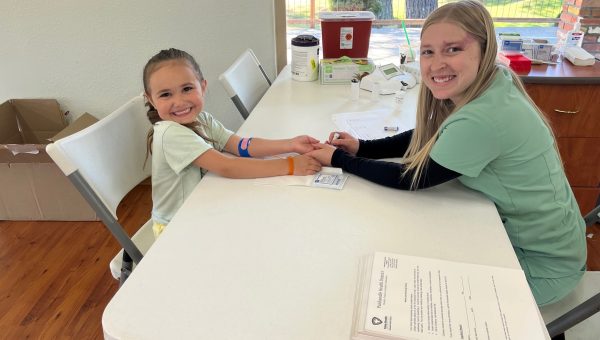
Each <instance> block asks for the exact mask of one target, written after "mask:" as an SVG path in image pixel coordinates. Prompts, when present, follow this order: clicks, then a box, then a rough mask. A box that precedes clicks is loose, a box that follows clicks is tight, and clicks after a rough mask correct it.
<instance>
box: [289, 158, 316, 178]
mask: <svg viewBox="0 0 600 340" xmlns="http://www.w3.org/2000/svg"><path fill="white" fill-rule="evenodd" d="M319 171H321V164H320V163H319V162H318V161H317V160H316V159H314V158H312V157H309V156H306V155H298V156H295V157H294V176H305V175H314V174H316V173H317V172H319Z"/></svg>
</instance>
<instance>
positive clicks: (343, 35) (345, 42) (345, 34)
mask: <svg viewBox="0 0 600 340" xmlns="http://www.w3.org/2000/svg"><path fill="white" fill-rule="evenodd" d="M353 41H354V27H342V28H340V50H351V49H352V42H353Z"/></svg>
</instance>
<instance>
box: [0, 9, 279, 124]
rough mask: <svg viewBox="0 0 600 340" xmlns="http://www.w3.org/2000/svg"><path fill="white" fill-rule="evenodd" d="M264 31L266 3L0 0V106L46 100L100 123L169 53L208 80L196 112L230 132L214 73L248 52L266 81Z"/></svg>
mask: <svg viewBox="0 0 600 340" xmlns="http://www.w3.org/2000/svg"><path fill="white" fill-rule="evenodd" d="M273 27H274V18H273V0H247V1H246V0H238V1H232V0H217V1H215V0H173V1H159V0H126V1H123V0H56V1H46V0H24V1H23V0H20V1H17V0H1V1H0V43H1V44H2V45H1V46H2V47H0V102H3V101H4V100H6V99H10V98H56V99H57V100H58V101H59V103H60V104H61V107H62V109H63V110H70V111H71V113H72V114H73V116H74V117H77V116H79V115H81V114H82V113H83V112H89V113H91V114H93V115H95V116H96V117H98V118H102V117H104V116H105V115H107V114H109V113H110V112H112V111H113V110H114V109H116V108H118V107H119V106H120V105H122V104H124V103H125V102H126V101H127V100H129V99H130V98H132V97H133V96H135V95H137V94H139V93H141V92H142V90H143V86H142V68H143V67H144V65H145V63H146V61H148V59H149V58H150V57H151V56H153V55H154V54H156V53H157V52H158V51H159V50H161V49H164V48H169V47H176V48H179V49H183V50H185V51H187V52H189V53H190V54H192V55H193V56H194V57H195V58H196V60H197V61H198V63H199V64H200V67H201V69H202V71H203V73H204V76H205V77H206V79H207V80H208V84H209V89H208V94H207V100H206V106H205V110H206V111H209V112H211V113H213V114H214V115H215V116H216V117H217V118H218V119H219V120H221V121H222V122H223V123H224V124H225V125H226V126H227V127H229V128H230V129H233V130H237V128H238V127H239V126H240V125H241V123H242V119H241V116H240V115H239V113H238V111H237V110H236V108H235V106H234V105H233V104H232V102H231V100H230V99H229V98H228V97H227V95H226V93H225V91H224V90H223V88H222V86H221V84H220V82H219V80H218V76H219V74H220V73H221V72H223V71H224V70H225V69H226V68H227V67H228V66H229V65H230V64H231V63H232V62H233V61H234V60H235V58H237V56H238V55H239V54H241V52H242V51H244V50H245V49H246V48H248V47H250V48H252V49H253V50H254V52H255V53H256V55H257V56H258V58H259V60H260V61H261V63H262V64H263V67H264V68H265V71H266V72H267V74H268V75H269V77H270V78H271V79H273V78H274V75H275V34H274V29H273Z"/></svg>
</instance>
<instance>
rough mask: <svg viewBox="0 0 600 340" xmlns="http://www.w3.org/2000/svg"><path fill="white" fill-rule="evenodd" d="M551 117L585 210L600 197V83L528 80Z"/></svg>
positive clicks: (571, 181) (530, 90)
mask: <svg viewBox="0 0 600 340" xmlns="http://www.w3.org/2000/svg"><path fill="white" fill-rule="evenodd" d="M525 88H526V89H527V92H528V93H529V96H531V98H532V99H533V101H534V102H535V103H536V104H537V105H538V106H539V107H540V108H541V109H542V111H544V112H545V113H546V116H547V117H548V118H549V119H550V123H551V125H552V130H553V131H554V134H555V136H556V139H557V142H558V149H559V151H560V155H561V157H562V160H563V163H564V167H565V172H566V174H567V178H568V179H569V184H570V185H571V187H572V188H573V193H574V194H575V198H576V199H577V202H578V203H579V208H580V209H581V212H582V214H585V213H587V212H589V211H590V210H592V209H593V208H594V207H595V206H596V205H597V203H598V200H599V198H600V84H589V85H588V84H525Z"/></svg>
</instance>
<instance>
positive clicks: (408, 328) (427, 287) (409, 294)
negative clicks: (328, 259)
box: [353, 253, 545, 340]
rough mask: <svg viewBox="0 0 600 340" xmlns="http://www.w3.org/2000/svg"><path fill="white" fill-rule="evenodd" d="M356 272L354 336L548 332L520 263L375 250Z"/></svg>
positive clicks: (499, 337)
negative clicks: (497, 263) (494, 264)
mask: <svg viewBox="0 0 600 340" xmlns="http://www.w3.org/2000/svg"><path fill="white" fill-rule="evenodd" d="M371 259H372V261H371ZM369 267H370V270H369V269H368V268H369ZM361 270H362V274H361V275H362V276H363V278H364V279H363V280H362V281H361V279H360V278H359V288H358V294H357V300H356V306H355V308H356V310H355V324H354V328H355V329H354V331H353V339H473V340H475V339H486V340H487V339H491V340H508V339H532V340H533V339H544V338H545V337H544V334H545V333H544V329H543V324H542V323H541V322H540V318H539V316H538V311H537V306H536V304H535V301H534V299H533V295H532V294H531V291H530V289H529V286H528V285H527V281H526V279H525V275H524V274H523V271H522V270H520V269H510V268H501V267H492V266H484V265H476V264H469V263H460V262H451V261H444V260H437V259H431V258H423V257H414V256H406V255H399V254H391V253H375V254H374V255H373V256H372V257H370V258H369V260H367V261H364V262H363V268H362V269H361Z"/></svg>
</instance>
